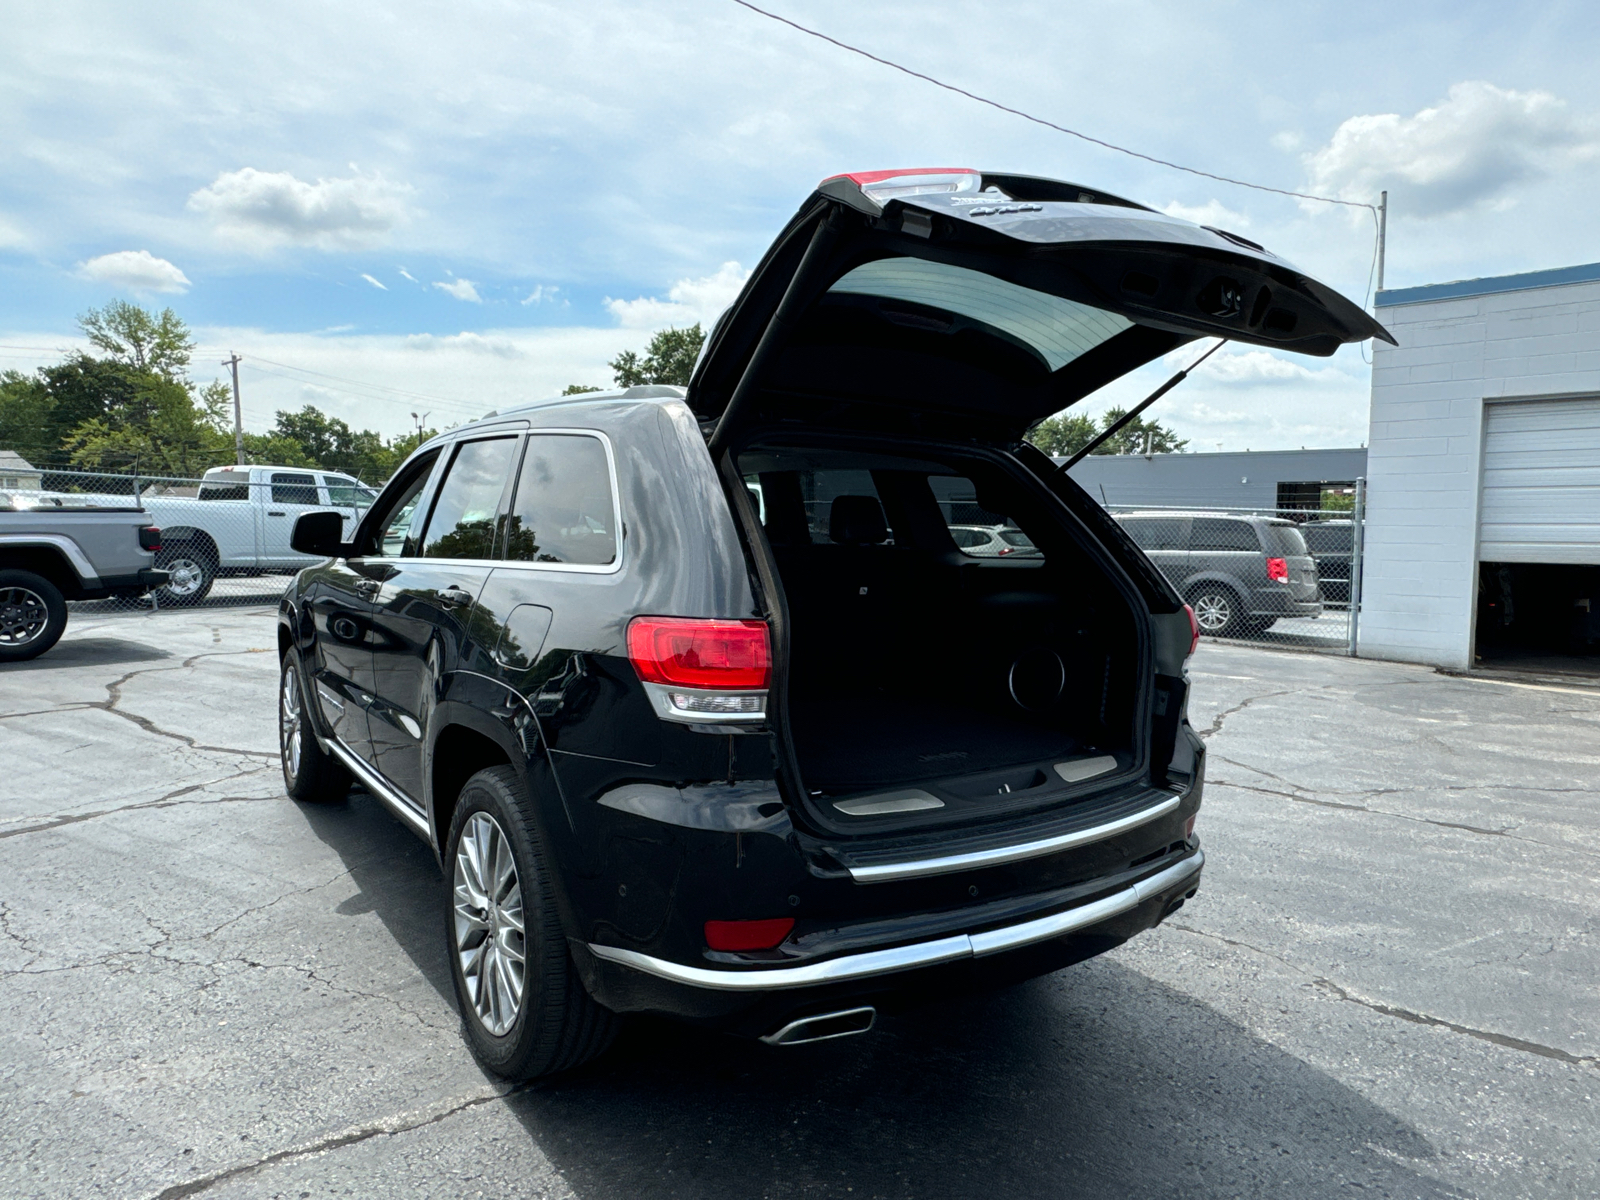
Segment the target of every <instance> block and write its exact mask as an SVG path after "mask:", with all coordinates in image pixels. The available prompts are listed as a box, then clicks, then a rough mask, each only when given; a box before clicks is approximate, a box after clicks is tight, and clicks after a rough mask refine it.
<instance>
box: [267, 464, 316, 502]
mask: <svg viewBox="0 0 1600 1200" xmlns="http://www.w3.org/2000/svg"><path fill="white" fill-rule="evenodd" d="M272 502H273V503H274V504H317V503H319V501H318V500H317V477H316V476H315V475H291V474H290V473H289V472H287V471H274V472H273V473H272Z"/></svg>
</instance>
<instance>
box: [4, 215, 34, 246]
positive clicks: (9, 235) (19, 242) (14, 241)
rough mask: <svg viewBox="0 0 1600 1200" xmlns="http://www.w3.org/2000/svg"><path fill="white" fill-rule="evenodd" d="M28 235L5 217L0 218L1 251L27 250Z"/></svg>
mask: <svg viewBox="0 0 1600 1200" xmlns="http://www.w3.org/2000/svg"><path fill="white" fill-rule="evenodd" d="M28 244H29V242H28V235H27V234H25V233H23V232H22V230H21V229H19V228H18V227H17V226H15V225H13V224H12V223H11V222H10V221H8V220H6V219H5V218H4V217H0V250H26V249H27V248H28Z"/></svg>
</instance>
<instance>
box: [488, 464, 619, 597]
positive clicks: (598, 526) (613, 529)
mask: <svg viewBox="0 0 1600 1200" xmlns="http://www.w3.org/2000/svg"><path fill="white" fill-rule="evenodd" d="M501 545H502V547H503V549H502V552H501V557H503V558H506V559H510V560H512V561H516V562H540V563H570V564H574V565H578V566H591V567H597V566H606V565H608V564H610V563H614V562H616V561H617V513H616V506H615V504H614V503H613V500H612V493H611V467H610V464H609V463H608V462H607V460H606V448H605V446H604V444H603V443H602V442H601V441H600V439H599V438H597V437H590V436H589V435H587V434H571V433H536V434H533V435H532V436H531V437H529V438H528V448H527V450H526V451H525V452H524V453H523V456H522V470H521V471H520V472H519V473H518V475H517V491H516V496H515V498H514V499H513V500H512V502H511V510H510V512H509V513H508V514H507V515H506V519H505V536H504V538H503V540H502V542H501Z"/></svg>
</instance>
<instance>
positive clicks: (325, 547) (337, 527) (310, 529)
mask: <svg viewBox="0 0 1600 1200" xmlns="http://www.w3.org/2000/svg"><path fill="white" fill-rule="evenodd" d="M343 536H344V518H343V517H341V516H340V515H339V514H338V513H336V512H309V513H305V514H303V515H302V516H301V517H300V518H299V519H298V520H297V521H295V523H294V533H293V534H291V535H290V537H289V545H290V546H291V547H292V548H293V549H295V550H298V551H299V552H300V553H301V554H314V555H316V557H318V558H341V557H343V556H344V555H347V554H349V553H350V548H349V547H348V546H346V545H345V544H344V542H343V541H341V540H340V539H341V538H342V537H343Z"/></svg>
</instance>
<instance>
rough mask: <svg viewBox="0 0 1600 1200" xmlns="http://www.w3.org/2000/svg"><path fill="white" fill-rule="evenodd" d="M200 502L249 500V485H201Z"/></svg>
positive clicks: (244, 483) (246, 483)
mask: <svg viewBox="0 0 1600 1200" xmlns="http://www.w3.org/2000/svg"><path fill="white" fill-rule="evenodd" d="M199 498H200V499H201V500H248V499H250V484H249V483H248V482H243V483H202V484H201V485H200V496H199Z"/></svg>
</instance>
